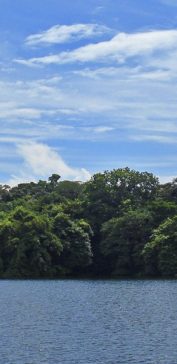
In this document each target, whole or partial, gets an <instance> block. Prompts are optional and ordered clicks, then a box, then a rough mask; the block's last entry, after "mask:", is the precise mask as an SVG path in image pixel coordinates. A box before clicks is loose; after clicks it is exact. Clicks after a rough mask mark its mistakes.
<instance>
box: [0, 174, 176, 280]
mask: <svg viewBox="0 0 177 364" xmlns="http://www.w3.org/2000/svg"><path fill="white" fill-rule="evenodd" d="M176 223H177V179H175V180H174V181H173V182H172V183H168V184H165V185H159V183H158V179H157V178H156V177H155V176H153V175H152V174H151V173H147V172H138V171H134V170H131V169H129V168H120V169H115V170H113V171H105V172H104V173H97V174H95V175H94V176H93V177H92V178H91V180H90V181H88V182H86V183H81V182H74V181H61V180H60V175H59V174H52V176H51V177H49V179H48V181H42V180H40V181H39V182H37V183H34V182H30V183H21V184H19V185H18V186H16V187H12V188H10V187H9V186H7V185H4V186H2V185H1V186H0V278H3V277H4V278H7V277H9V278H15V277H18V278H47V277H50V278H57V277H61V276H67V275H72V276H78V275H84V274H90V275H92V276H97V275H104V276H106V275H107V276H113V275H114V276H122V275H125V276H142V275H144V274H145V275H149V274H151V275H157V276H159V275H162V276H177V268H176V267H177V237H176V236H177V231H176V226H177V224H176ZM151 235H152V237H151Z"/></svg>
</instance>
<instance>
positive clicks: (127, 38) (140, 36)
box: [15, 29, 177, 66]
mask: <svg viewBox="0 0 177 364" xmlns="http://www.w3.org/2000/svg"><path fill="white" fill-rule="evenodd" d="M174 48H175V49H177V30H173V29H172V30H154V31H148V32H141V33H132V34H127V33H119V34H117V35H116V36H114V37H113V38H112V39H111V40H108V41H104V42H99V43H96V44H88V45H86V46H83V47H80V48H77V49H75V50H73V51H67V52H61V53H59V54H55V55H48V56H44V57H34V58H31V59H28V60H24V59H17V60H15V61H16V62H18V63H21V64H24V65H27V66H32V65H34V64H43V65H49V64H62V63H73V62H81V63H84V62H96V61H101V62H103V61H104V62H106V63H107V62H110V61H116V62H118V63H120V64H121V63H123V62H125V60H126V59H128V58H130V57H137V56H138V57H139V56H149V55H152V54H153V53H154V52H157V51H161V52H163V51H166V52H167V51H170V50H173V49H174Z"/></svg>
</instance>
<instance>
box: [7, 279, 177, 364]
mask: <svg viewBox="0 0 177 364" xmlns="http://www.w3.org/2000/svg"><path fill="white" fill-rule="evenodd" d="M0 363H2V364H57V363H61V364H89V363H92V364H97V363H102V364H108V363H109V364H116V363H120V364H124V363H126V364H128V363H131V364H133V363H136V364H139V363H147V364H150V363H153V364H154V363H157V364H162V363H164V364H175V363H177V281H129V280H128V281H106V280H103V281H101V280H100V281H92V280H78V281H75V280H63V281H0Z"/></svg>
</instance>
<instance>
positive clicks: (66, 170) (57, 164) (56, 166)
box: [7, 142, 91, 185]
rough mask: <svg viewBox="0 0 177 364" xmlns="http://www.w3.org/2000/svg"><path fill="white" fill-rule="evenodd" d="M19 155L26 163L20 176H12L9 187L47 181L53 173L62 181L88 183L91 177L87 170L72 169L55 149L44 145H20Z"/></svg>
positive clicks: (20, 171)
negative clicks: (41, 179)
mask: <svg viewBox="0 0 177 364" xmlns="http://www.w3.org/2000/svg"><path fill="white" fill-rule="evenodd" d="M17 153H18V155H19V156H20V158H22V159H23V161H24V162H23V164H22V167H21V169H20V170H19V173H18V175H13V176H11V178H10V179H9V181H7V183H8V184H9V185H16V184H18V183H21V182H29V181H36V180H38V179H40V178H44V179H47V178H48V177H49V176H50V175H52V173H58V174H59V175H61V177H62V179H71V180H74V181H86V180H88V179H90V177H91V175H90V173H89V171H87V170H86V169H85V168H72V167H70V166H69V165H68V164H67V163H66V162H65V161H64V160H63V158H62V157H61V156H60V155H59V154H58V153H57V152H56V151H55V150H54V149H53V148H50V147H49V146H48V145H46V144H43V143H39V142H38V143H37V142H25V143H19V144H17Z"/></svg>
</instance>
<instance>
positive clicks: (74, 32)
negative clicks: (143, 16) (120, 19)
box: [25, 24, 110, 46]
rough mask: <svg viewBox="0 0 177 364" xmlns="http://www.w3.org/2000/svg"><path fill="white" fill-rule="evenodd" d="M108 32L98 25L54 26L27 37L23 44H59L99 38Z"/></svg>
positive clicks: (107, 29)
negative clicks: (94, 37)
mask: <svg viewBox="0 0 177 364" xmlns="http://www.w3.org/2000/svg"><path fill="white" fill-rule="evenodd" d="M108 31H110V29H109V28H107V27H105V26H102V25H98V24H72V25H55V26H53V27H51V28H50V29H48V30H46V31H43V32H41V33H38V34H32V35H29V36H28V37H27V38H26V40H25V43H26V44H27V45H28V46H37V45H38V46H39V45H44V44H46V45H51V44H59V43H65V42H71V41H73V40H79V39H82V38H90V37H93V36H99V35H102V34H104V33H106V32H108Z"/></svg>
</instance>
